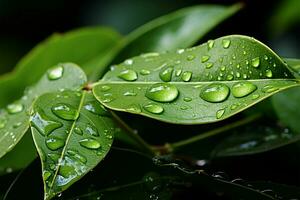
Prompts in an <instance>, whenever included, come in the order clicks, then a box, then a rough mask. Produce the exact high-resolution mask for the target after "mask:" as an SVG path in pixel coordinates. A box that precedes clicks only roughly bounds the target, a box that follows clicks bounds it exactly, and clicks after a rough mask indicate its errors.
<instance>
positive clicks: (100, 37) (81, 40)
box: [0, 27, 120, 106]
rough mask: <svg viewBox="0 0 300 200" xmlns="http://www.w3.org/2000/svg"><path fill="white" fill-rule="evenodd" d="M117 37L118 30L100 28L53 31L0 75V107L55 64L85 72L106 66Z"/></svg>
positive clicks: (17, 95)
mask: <svg viewBox="0 0 300 200" xmlns="http://www.w3.org/2000/svg"><path fill="white" fill-rule="evenodd" d="M119 40H120V35H119V34H118V33H116V32H115V31H113V30H111V29H108V28H102V27H94V28H81V29H78V30H74V31H70V32H67V33H65V34H54V35H53V36H51V37H49V38H48V39H46V40H45V41H43V42H41V43H40V44H39V45H37V46H36V47H35V48H34V49H33V50H31V51H30V52H29V53H28V54H27V55H26V56H25V57H24V58H23V59H22V60H21V61H20V62H19V63H18V64H17V66H16V69H15V70H14V71H13V72H12V73H11V74H6V75H4V76H2V77H1V79H0V91H1V97H0V106H3V105H6V104H7V103H8V102H11V101H13V100H15V99H16V98H18V97H20V96H21V95H22V92H23V90H24V89H25V88H26V87H27V86H29V85H32V84H34V83H35V82H37V81H38V80H39V78H40V77H41V76H42V75H43V74H44V73H45V72H46V70H47V69H49V68H50V67H52V66H53V65H56V64H57V63H61V62H74V63H76V64H78V65H80V66H81V67H82V69H84V71H85V72H86V73H87V74H88V75H91V74H92V73H93V72H95V71H97V72H98V71H102V70H103V69H102V68H105V69H106V65H107V63H108V62H110V56H111V55H110V54H111V51H112V49H113V48H114V46H115V45H116V44H117V43H118V42H119ZM98 78H99V77H97V79H98Z"/></svg>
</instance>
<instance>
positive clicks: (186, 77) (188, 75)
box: [181, 71, 192, 82]
mask: <svg viewBox="0 0 300 200" xmlns="http://www.w3.org/2000/svg"><path fill="white" fill-rule="evenodd" d="M181 78H182V80H183V81H185V82H188V81H190V80H191V78H192V72H189V71H186V72H183V74H182V77H181Z"/></svg>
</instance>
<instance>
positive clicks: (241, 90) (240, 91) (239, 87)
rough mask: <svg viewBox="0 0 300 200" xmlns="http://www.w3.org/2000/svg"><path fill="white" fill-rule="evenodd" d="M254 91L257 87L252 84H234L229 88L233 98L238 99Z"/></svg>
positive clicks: (244, 82)
mask: <svg viewBox="0 0 300 200" xmlns="http://www.w3.org/2000/svg"><path fill="white" fill-rule="evenodd" d="M256 89H257V87H256V85H254V84H253V83H251V82H246V81H243V82H239V83H235V84H234V85H233V86H232V88H231V92H232V94H233V96H234V97H237V98H240V97H245V96H247V95H249V94H251V93H252V92H254V91H255V90H256Z"/></svg>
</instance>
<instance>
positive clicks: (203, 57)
mask: <svg viewBox="0 0 300 200" xmlns="http://www.w3.org/2000/svg"><path fill="white" fill-rule="evenodd" d="M209 58H210V56H208V55H204V56H202V57H201V62H202V63H205V62H207V61H208V60H209Z"/></svg>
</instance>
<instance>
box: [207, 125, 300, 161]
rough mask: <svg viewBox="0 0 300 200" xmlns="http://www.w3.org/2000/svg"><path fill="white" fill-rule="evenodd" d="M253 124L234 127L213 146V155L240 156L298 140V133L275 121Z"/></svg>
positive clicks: (268, 149) (299, 135)
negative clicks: (228, 134) (230, 133)
mask: <svg viewBox="0 0 300 200" xmlns="http://www.w3.org/2000/svg"><path fill="white" fill-rule="evenodd" d="M261 123H262V124H257V122H256V123H255V124H253V123H251V124H249V125H247V126H245V127H241V128H238V129H236V130H235V131H234V132H233V134H232V135H230V136H228V137H227V138H225V139H223V140H222V141H221V142H220V143H219V144H218V145H217V146H216V148H215V150H214V152H213V155H214V156H217V157H224V156H242V155H250V154H256V153H262V152H266V151H270V150H273V149H276V148H279V147H282V146H284V145H288V144H291V143H293V142H296V141H299V140H300V134H298V133H295V132H294V131H291V130H289V129H288V128H282V127H279V126H278V125H276V122H272V123H269V124H268V123H263V122H261Z"/></svg>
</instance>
